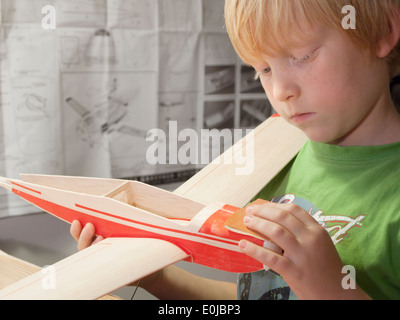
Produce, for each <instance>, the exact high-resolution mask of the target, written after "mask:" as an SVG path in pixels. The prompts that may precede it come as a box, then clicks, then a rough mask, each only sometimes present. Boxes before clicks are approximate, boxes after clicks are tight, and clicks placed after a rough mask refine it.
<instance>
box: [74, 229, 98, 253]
mask: <svg viewBox="0 0 400 320" xmlns="http://www.w3.org/2000/svg"><path fill="white" fill-rule="evenodd" d="M94 237H95V228H94V225H93V224H91V223H87V224H86V225H85V227H84V228H83V229H82V232H81V234H80V236H79V240H78V249H79V250H83V249H85V248H87V247H90V246H91V245H92V243H93V239H94Z"/></svg>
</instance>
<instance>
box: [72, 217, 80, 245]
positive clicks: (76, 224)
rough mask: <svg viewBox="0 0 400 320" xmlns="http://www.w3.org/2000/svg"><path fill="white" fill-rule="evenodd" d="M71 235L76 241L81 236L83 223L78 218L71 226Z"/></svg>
mask: <svg viewBox="0 0 400 320" xmlns="http://www.w3.org/2000/svg"><path fill="white" fill-rule="evenodd" d="M69 232H70V233H71V236H72V237H73V238H74V239H75V241H77V242H78V241H79V236H80V234H81V232H82V225H81V223H80V222H79V221H78V220H74V221H72V224H71V227H70V229H69Z"/></svg>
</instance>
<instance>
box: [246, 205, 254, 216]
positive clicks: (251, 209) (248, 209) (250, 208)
mask: <svg viewBox="0 0 400 320" xmlns="http://www.w3.org/2000/svg"><path fill="white" fill-rule="evenodd" d="M246 213H248V214H252V213H254V207H253V206H250V207H247V208H246Z"/></svg>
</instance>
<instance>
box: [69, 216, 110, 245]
mask: <svg viewBox="0 0 400 320" xmlns="http://www.w3.org/2000/svg"><path fill="white" fill-rule="evenodd" d="M95 232H96V230H95V228H94V225H93V224H91V223H88V224H86V225H85V227H84V228H83V229H82V225H81V223H80V222H79V221H77V220H75V221H73V222H72V224H71V228H70V233H71V235H72V237H73V238H74V239H75V240H76V241H77V242H78V250H83V249H85V248H87V247H90V246H91V245H92V244H95V243H97V242H100V241H101V240H104V238H103V237H102V236H96V234H95Z"/></svg>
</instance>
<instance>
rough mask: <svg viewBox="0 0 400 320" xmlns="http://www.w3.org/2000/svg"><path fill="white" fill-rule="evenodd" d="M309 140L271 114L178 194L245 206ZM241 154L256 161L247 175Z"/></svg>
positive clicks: (209, 201)
mask: <svg viewBox="0 0 400 320" xmlns="http://www.w3.org/2000/svg"><path fill="white" fill-rule="evenodd" d="M306 141H307V137H306V136H305V134H304V133H303V132H302V131H300V130H299V129H297V128H296V127H294V126H292V125H290V124H288V123H287V122H286V121H285V120H283V119H282V118H281V117H271V118H269V119H268V120H266V121H265V122H264V123H262V124H261V125H260V126H259V127H257V128H256V129H255V130H254V134H251V135H250V136H249V137H245V138H243V139H242V140H241V141H239V142H238V143H237V144H236V145H234V146H233V147H232V148H231V149H229V150H227V151H226V152H225V153H224V154H222V155H221V156H220V157H219V158H217V159H216V160H215V161H214V162H212V163H210V164H209V165H207V166H206V167H205V168H204V169H203V170H201V171H200V172H199V173H198V174H196V175H195V176H194V177H193V178H191V179H189V180H188V181H187V182H185V183H184V184H183V185H182V186H181V187H179V188H178V189H176V190H175V191H174V193H175V194H178V195H180V196H183V197H186V198H189V199H191V200H194V201H197V202H199V203H203V204H205V205H207V204H210V203H212V202H223V203H228V204H230V205H233V206H237V207H243V206H245V205H246V204H247V203H248V202H249V201H250V200H251V199H252V198H253V197H254V196H255V195H256V194H257V193H258V192H259V191H260V190H261V189H262V188H263V187H264V186H265V185H267V184H268V182H270V181H271V180H272V179H273V178H274V177H275V176H276V175H277V174H278V173H279V172H280V171H281V170H282V169H283V168H284V167H285V166H286V165H287V164H288V163H289V162H290V161H291V160H292V159H293V158H294V157H295V156H296V155H297V153H298V152H299V151H300V149H301V148H302V146H303V145H304V143H305V142H306ZM237 155H239V156H237ZM240 155H243V157H245V161H247V163H248V164H253V168H251V169H252V170H250V172H248V173H246V174H244V175H241V174H240V172H241V171H243V169H244V164H243V163H240V161H241V160H243V157H242V156H240Z"/></svg>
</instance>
